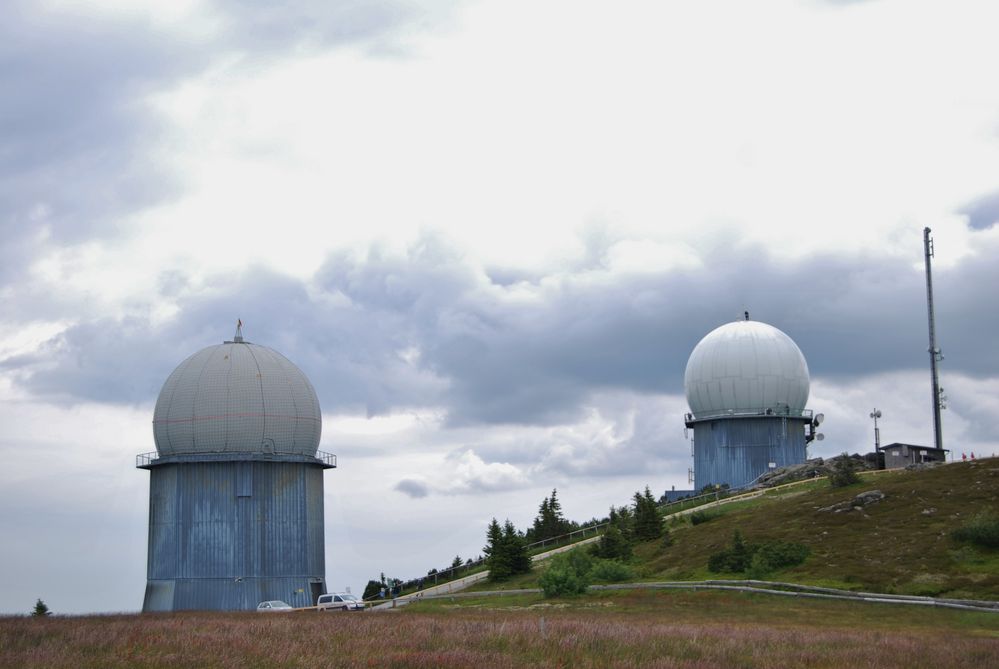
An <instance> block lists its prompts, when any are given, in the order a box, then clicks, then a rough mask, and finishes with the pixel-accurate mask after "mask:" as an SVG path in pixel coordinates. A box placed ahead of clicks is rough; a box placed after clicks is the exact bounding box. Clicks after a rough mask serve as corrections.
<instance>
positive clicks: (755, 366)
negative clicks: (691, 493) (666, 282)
mask: <svg viewBox="0 0 999 669" xmlns="http://www.w3.org/2000/svg"><path fill="white" fill-rule="evenodd" d="M745 316H746V319H745V320H742V321H736V322H734V323H728V324H726V325H722V326H721V327H719V328H716V329H715V330H712V331H711V332H710V333H708V334H707V335H706V336H705V337H704V338H703V339H702V340H701V341H700V342H699V343H698V344H697V346H695V347H694V351H693V352H692V353H691V354H690V358H689V359H688V361H687V369H686V373H685V374H684V389H685V391H686V395H687V404H688V405H689V407H690V413H688V414H686V416H685V417H684V418H685V423H686V426H687V428H692V429H693V455H694V471H693V477H692V478H693V483H694V487H695V490H702V489H703V488H704V487H705V486H706V485H708V484H715V485H717V484H726V483H727V484H728V485H729V486H731V487H733V488H739V487H743V486H746V485H748V484H750V483H752V482H754V481H755V480H756V479H758V478H759V477H760V476H761V475H763V474H764V473H766V472H767V471H769V470H771V469H775V468H778V467H785V466H787V465H792V464H798V463H802V462H804V461H805V458H806V453H805V447H806V445H807V444H808V442H810V441H811V440H812V439H814V438H816V436H818V438H819V439H821V438H822V437H821V435H816V434H815V428H816V427H817V426H818V424H819V423H820V422H821V421H822V414H819V415H818V416H815V417H814V418H813V416H812V412H811V411H810V410H808V409H806V408H805V404H806V402H807V401H808V389H809V379H808V365H807V363H806V362H805V357H804V356H803V355H802V354H801V350H800V349H799V348H798V346H797V345H796V344H795V343H794V341H792V340H791V338H790V337H788V336H787V335H786V334H784V333H783V332H781V331H780V330H778V329H777V328H775V327H773V326H771V325H767V324H766V323H761V322H759V321H751V320H749V313H748V312H747V313H746V314H745Z"/></svg>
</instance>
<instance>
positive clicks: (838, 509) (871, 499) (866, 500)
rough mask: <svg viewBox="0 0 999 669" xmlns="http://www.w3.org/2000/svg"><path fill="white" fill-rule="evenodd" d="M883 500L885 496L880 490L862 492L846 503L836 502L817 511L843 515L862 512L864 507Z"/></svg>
mask: <svg viewBox="0 0 999 669" xmlns="http://www.w3.org/2000/svg"><path fill="white" fill-rule="evenodd" d="M884 498H885V494H884V493H883V492H881V491H880V490H868V491H867V492H862V493H860V494H859V495H857V496H856V497H854V498H853V499H851V500H848V501H846V502H838V503H836V504H833V505H831V506H825V507H822V508H821V509H819V511H820V512H826V513H843V512H844V511H860V510H863V508H864V507H865V506H870V505H871V504H877V503H878V502H880V501H881V500H883V499H884Z"/></svg>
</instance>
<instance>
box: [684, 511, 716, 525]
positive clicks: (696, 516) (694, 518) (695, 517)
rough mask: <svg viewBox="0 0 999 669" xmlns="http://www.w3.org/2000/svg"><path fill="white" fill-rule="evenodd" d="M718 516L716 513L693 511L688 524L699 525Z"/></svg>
mask: <svg viewBox="0 0 999 669" xmlns="http://www.w3.org/2000/svg"><path fill="white" fill-rule="evenodd" d="M719 515H720V514H719V513H718V512H717V511H695V512H693V513H692V514H690V516H689V517H690V524H691V525H700V524H701V523H706V522H708V521H709V520H714V519H715V518H717V517H718V516H719Z"/></svg>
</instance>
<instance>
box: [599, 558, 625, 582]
mask: <svg viewBox="0 0 999 669" xmlns="http://www.w3.org/2000/svg"><path fill="white" fill-rule="evenodd" d="M590 576H592V577H593V580H594V581H604V582H606V583H620V582H621V581H627V580H629V579H632V578H634V577H635V571H634V570H633V569H632V568H631V567H629V566H628V565H626V564H624V563H622V562H618V561H617V560H597V563H596V564H595V565H593V569H592V570H591V571H590Z"/></svg>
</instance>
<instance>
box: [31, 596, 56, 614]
mask: <svg viewBox="0 0 999 669" xmlns="http://www.w3.org/2000/svg"><path fill="white" fill-rule="evenodd" d="M31 615H33V616H51V615H52V612H51V611H49V607H48V606H46V605H45V602H43V601H42V598H41V597H39V598H38V601H37V602H35V608H34V610H33V611H32V612H31Z"/></svg>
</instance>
